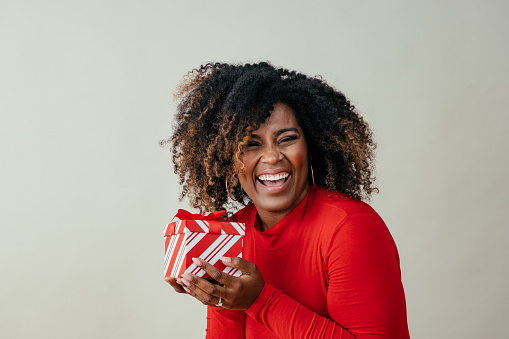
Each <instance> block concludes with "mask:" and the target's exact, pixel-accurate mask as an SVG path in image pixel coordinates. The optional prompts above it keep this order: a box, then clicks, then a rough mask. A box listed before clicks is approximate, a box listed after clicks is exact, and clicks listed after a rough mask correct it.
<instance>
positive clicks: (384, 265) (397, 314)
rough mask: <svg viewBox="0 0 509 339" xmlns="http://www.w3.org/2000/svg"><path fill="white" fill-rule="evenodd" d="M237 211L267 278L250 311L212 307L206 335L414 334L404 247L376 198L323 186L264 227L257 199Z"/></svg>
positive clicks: (395, 338)
mask: <svg viewBox="0 0 509 339" xmlns="http://www.w3.org/2000/svg"><path fill="white" fill-rule="evenodd" d="M237 216H238V221H240V222H245V223H246V236H245V238H244V250H243V256H244V258H245V259H247V260H249V261H252V262H254V263H255V264H256V265H257V266H258V268H259V269H260V271H261V273H262V276H263V278H264V280H265V285H264V287H263V289H262V291H261V293H260V295H259V296H258V298H257V299H256V301H255V302H254V303H253V304H252V305H251V307H249V309H247V310H246V311H231V310H224V309H219V308H214V307H208V312H207V338H210V339H212V338H220V339H225V338H247V339H250V338H314V339H315V338H357V339H363V338H390V339H400V338H401V339H406V338H410V336H409V333H408V326H407V318H406V306H405V296H404V292H403V286H402V283H401V274H400V267H399V258H398V252H397V249H396V246H395V244H394V241H393V239H392V237H391V235H390V233H389V230H388V229H387V227H386V226H385V224H384V222H383V220H382V219H381V218H380V216H378V214H377V213H376V212H375V211H374V210H373V209H372V208H371V207H370V206H368V205H367V204H365V203H363V202H360V201H355V200H351V199H349V198H348V196H346V195H343V194H339V193H335V192H327V191H326V190H324V189H322V188H318V187H317V188H316V189H310V191H309V193H308V194H307V196H306V197H305V198H304V200H303V201H302V202H301V203H300V204H299V205H298V206H297V207H296V208H295V209H294V210H292V211H291V212H290V213H289V214H288V215H287V216H285V217H284V218H283V219H282V220H281V221H279V222H278V223H277V224H276V225H274V226H273V227H271V228H269V229H268V230H266V231H264V232H261V231H260V225H259V221H258V217H257V212H256V208H255V207H254V205H249V206H247V207H245V208H243V209H242V210H241V211H239V212H238V213H237Z"/></svg>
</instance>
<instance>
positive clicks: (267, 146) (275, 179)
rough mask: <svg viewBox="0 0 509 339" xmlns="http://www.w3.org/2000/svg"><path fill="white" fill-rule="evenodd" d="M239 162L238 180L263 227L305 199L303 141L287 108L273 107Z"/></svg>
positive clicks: (305, 160)
mask: <svg viewBox="0 0 509 339" xmlns="http://www.w3.org/2000/svg"><path fill="white" fill-rule="evenodd" d="M241 159H242V162H243V165H244V166H243V168H242V167H241V166H238V169H239V174H238V176H239V181H240V184H241V185H242V188H243V189H244V191H245V192H246V194H247V195H248V196H249V197H250V198H251V199H252V200H253V202H254V204H255V206H256V208H257V210H258V214H259V216H260V219H261V220H262V225H263V226H265V227H271V226H273V225H274V224H275V223H277V222H278V221H279V220H281V219H282V218H283V217H284V216H285V215H287V214H288V213H289V212H290V211H291V210H292V209H294V208H295V207H296V206H297V205H298V204H299V203H300V202H301V201H302V199H304V197H305V196H306V194H307V191H308V187H309V182H308V154H307V145H306V139H305V137H304V132H303V131H302V128H301V127H300V126H299V124H298V123H297V119H296V118H295V114H294V112H293V110H292V109H291V108H290V107H289V106H287V105H285V104H283V103H277V104H275V105H274V110H273V111H272V112H271V115H270V117H269V118H268V119H267V120H266V121H265V123H264V124H262V125H261V126H260V128H258V129H257V130H255V131H253V133H252V136H251V139H250V140H249V142H248V143H247V146H246V148H245V150H244V152H243V154H242V156H241Z"/></svg>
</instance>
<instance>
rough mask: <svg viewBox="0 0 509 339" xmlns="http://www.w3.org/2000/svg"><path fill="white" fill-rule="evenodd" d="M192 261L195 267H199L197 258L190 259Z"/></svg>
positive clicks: (199, 263) (199, 262)
mask: <svg viewBox="0 0 509 339" xmlns="http://www.w3.org/2000/svg"><path fill="white" fill-rule="evenodd" d="M192 260H193V262H194V264H195V265H196V266H198V267H201V261H200V260H198V258H192Z"/></svg>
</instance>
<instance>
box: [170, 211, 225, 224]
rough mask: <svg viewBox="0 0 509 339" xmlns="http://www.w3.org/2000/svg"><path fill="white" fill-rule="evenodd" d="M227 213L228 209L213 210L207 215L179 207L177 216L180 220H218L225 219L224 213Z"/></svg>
mask: <svg viewBox="0 0 509 339" xmlns="http://www.w3.org/2000/svg"><path fill="white" fill-rule="evenodd" d="M225 214H226V211H217V212H212V213H209V214H207V215H201V214H193V213H191V212H188V211H186V210H182V209H179V210H178V212H177V214H176V215H175V218H179V219H180V220H186V219H187V220H217V221H225V219H224V218H223V215H225Z"/></svg>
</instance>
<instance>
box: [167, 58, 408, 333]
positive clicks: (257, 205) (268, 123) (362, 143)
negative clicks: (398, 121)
mask: <svg viewBox="0 0 509 339" xmlns="http://www.w3.org/2000/svg"><path fill="white" fill-rule="evenodd" d="M177 96H178V97H180V104H179V106H178V113H177V118H176V120H177V126H176V129H175V132H174V134H173V137H172V138H171V139H170V140H169V142H171V143H172V150H173V161H174V164H175V172H176V173H177V174H178V175H179V176H180V183H181V184H182V185H183V192H182V197H183V196H187V197H189V198H190V201H191V203H192V205H193V206H194V207H195V208H199V209H200V211H201V212H205V211H215V210H221V209H232V208H234V207H235V206H236V205H235V204H239V203H240V204H242V205H244V206H245V207H244V208H242V209H241V210H240V211H238V212H237V213H236V214H235V215H234V216H233V218H235V219H236V220H237V221H239V222H245V223H246V236H245V239H244V249H243V257H244V259H240V258H223V259H222V260H223V262H224V264H225V265H227V266H231V267H235V268H238V269H240V270H241V271H242V272H243V275H242V276H240V277H232V276H229V275H226V274H224V273H222V272H220V271H219V270H217V269H215V268H214V267H213V266H211V265H209V264H208V263H207V262H205V261H203V260H201V259H199V258H195V259H193V261H194V262H195V263H196V264H197V265H198V266H200V267H201V268H202V269H204V270H205V271H206V272H207V273H208V274H210V276H211V277H213V278H214V279H215V280H216V281H217V282H218V283H219V284H213V283H211V282H210V281H207V280H205V279H202V278H199V277H197V276H195V275H191V274H185V275H184V276H183V277H182V279H176V280H175V279H172V278H166V281H167V282H169V283H170V285H171V286H172V287H173V288H174V289H175V290H176V291H177V292H180V293H188V294H189V295H191V296H192V297H194V298H196V299H198V300H199V301H200V302H202V303H203V304H205V305H207V306H208V312H207V337H208V338H372V337H377V338H392V339H394V338H409V334H408V327H407V321H406V308H405V297H404V292H403V287H402V284H401V277H400V269H399V259H398V254H397V250H396V246H395V244H394V242H393V240H392V237H391V235H390V234H389V231H388V230H387V227H386V226H385V224H384V223H383V221H382V219H381V218H380V217H379V216H378V215H377V214H376V212H375V211H374V210H373V209H371V207H369V206H368V205H367V204H365V203H363V202H362V201H361V199H365V198H368V197H369V196H370V195H371V194H372V193H373V192H375V191H376V188H375V187H374V183H373V180H374V178H373V173H372V170H373V150H374V148H375V144H374V142H373V140H372V135H371V131H370V130H369V128H368V125H367V124H366V123H365V122H364V120H363V119H362V117H360V116H359V115H358V113H357V112H356V110H355V108H354V106H353V105H351V104H350V102H349V101H348V100H347V99H346V98H345V96H344V95H343V94H342V93H340V92H338V91H336V90H334V89H333V88H331V87H330V86H329V85H327V84H326V83H325V82H324V81H322V80H320V79H317V78H311V77H307V76H305V75H303V74H300V73H296V72H292V71H288V70H285V69H276V68H274V67H273V66H272V65H270V64H268V63H259V64H246V65H232V64H219V63H218V64H207V65H204V66H202V67H201V68H199V69H197V70H194V71H193V72H191V73H190V74H189V75H188V78H187V79H186V80H185V81H184V82H183V84H182V85H181V87H180V91H179V92H178V94H177ZM237 206H238V205H237Z"/></svg>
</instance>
